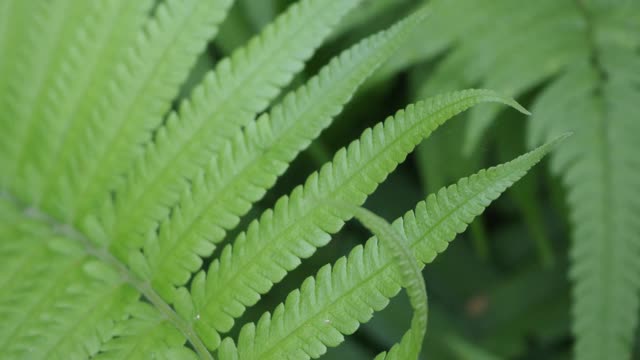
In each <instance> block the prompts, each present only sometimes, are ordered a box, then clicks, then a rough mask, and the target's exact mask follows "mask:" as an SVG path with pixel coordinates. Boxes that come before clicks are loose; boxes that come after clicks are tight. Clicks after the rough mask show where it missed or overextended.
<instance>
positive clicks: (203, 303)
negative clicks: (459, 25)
mask: <svg viewBox="0 0 640 360" xmlns="http://www.w3.org/2000/svg"><path fill="white" fill-rule="evenodd" d="M481 102H501V103H505V104H509V105H511V106H514V107H516V108H519V109H522V108H521V107H520V106H519V105H518V104H517V103H515V102H513V101H512V100H510V99H508V98H504V97H502V96H500V95H498V94H496V93H494V92H492V91H488V90H467V91H461V92H455V93H449V94H444V95H440V96H436V97H434V98H431V99H429V100H427V101H424V102H419V103H417V104H415V105H410V106H409V107H407V108H406V109H405V110H401V111H399V112H398V113H397V114H396V115H395V116H394V117H390V118H388V119H387V120H386V121H385V122H384V123H380V124H378V125H377V126H375V127H374V128H373V129H367V130H366V131H365V132H364V133H363V135H362V136H361V138H360V139H359V140H356V141H354V142H352V143H351V144H350V145H349V146H348V147H346V148H343V149H341V150H340V151H338V152H337V153H336V155H335V157H334V160H333V161H332V162H331V163H328V164H325V165H324V166H323V167H322V169H321V170H320V171H319V172H315V173H313V174H312V175H310V176H309V178H308V179H307V181H306V182H305V184H304V186H298V187H297V188H295V189H294V190H293V192H292V193H291V195H290V196H285V197H282V198H281V199H280V200H278V201H277V203H276V205H275V207H274V209H273V210H268V211H266V212H265V213H263V215H262V216H261V217H260V219H259V220H257V221H254V222H253V223H252V224H251V225H249V228H248V230H247V231H246V232H244V233H242V234H241V235H240V236H239V237H238V238H237V239H236V241H235V243H234V244H233V245H232V246H231V245H229V246H227V247H226V248H225V249H223V251H222V254H221V256H220V259H219V260H216V261H215V262H214V263H213V264H212V265H211V267H210V268H209V271H208V273H207V274H206V275H205V273H204V272H202V273H199V274H198V275H196V277H195V278H194V280H193V282H192V289H191V292H192V295H193V300H194V305H195V309H194V310H193V311H194V312H195V313H196V314H198V315H199V316H200V318H201V319H202V321H199V322H197V323H196V324H195V326H196V328H197V329H199V331H202V332H203V333H211V332H212V330H211V328H213V329H216V331H222V332H224V331H228V330H229V329H230V328H231V326H232V325H233V319H234V318H235V317H238V316H240V315H241V314H242V313H243V312H244V309H245V307H246V306H250V305H253V304H255V302H257V300H258V299H259V297H260V294H263V293H266V292H267V291H268V290H269V289H270V288H271V286H272V285H273V283H276V282H278V281H280V280H282V278H283V277H284V276H285V274H286V273H287V272H288V271H290V270H292V269H294V268H296V267H297V266H298V265H299V264H300V259H301V258H307V257H309V256H311V255H312V254H313V253H314V252H315V250H316V248H318V247H321V246H324V245H325V244H326V243H327V242H328V241H329V240H330V236H329V235H328V234H330V233H335V232H336V231H338V230H339V229H340V228H341V227H342V225H343V224H344V221H346V220H348V219H349V218H350V217H351V216H352V214H351V213H348V212H343V211H336V210H335V209H332V208H331V207H330V206H327V205H326V203H325V201H341V202H345V203H348V204H351V205H361V204H362V203H363V202H364V201H365V199H366V198H367V196H368V195H369V194H371V193H372V192H373V191H374V190H375V189H376V187H377V186H378V184H379V183H380V182H382V181H383V180H384V179H385V178H386V176H387V175H388V174H389V173H390V172H391V171H393V169H395V167H396V166H397V165H398V164H399V163H400V162H402V161H404V159H405V158H406V156H407V154H408V153H409V152H411V151H412V150H413V148H414V147H415V146H416V145H417V144H418V143H419V142H420V141H421V140H422V139H423V138H425V137H427V136H428V135H429V134H431V132H432V131H433V130H435V129H436V128H437V127H438V126H439V125H441V124H442V123H444V122H445V121H446V120H448V119H449V118H451V117H453V116H454V115H456V114H458V113H459V112H461V111H464V110H466V109H468V108H469V107H471V106H473V105H475V104H478V103H481ZM522 110H523V111H524V109H522Z"/></svg>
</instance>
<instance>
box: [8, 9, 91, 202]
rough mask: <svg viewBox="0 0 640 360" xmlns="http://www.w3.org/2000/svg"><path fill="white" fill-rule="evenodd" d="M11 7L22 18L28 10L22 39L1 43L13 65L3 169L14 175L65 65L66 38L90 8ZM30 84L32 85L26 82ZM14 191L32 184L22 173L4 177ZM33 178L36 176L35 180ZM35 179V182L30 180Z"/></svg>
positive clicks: (24, 190)
mask: <svg viewBox="0 0 640 360" xmlns="http://www.w3.org/2000/svg"><path fill="white" fill-rule="evenodd" d="M12 10H14V11H15V13H11V15H12V16H16V21H20V20H21V17H22V16H24V17H25V18H24V19H23V22H22V24H20V23H18V25H22V26H21V27H20V28H19V29H17V30H16V31H19V34H20V35H18V37H19V39H17V40H18V41H19V42H15V43H14V44H12V43H11V42H7V43H6V44H5V46H11V45H14V46H15V48H14V49H12V48H4V49H2V50H3V51H2V53H3V57H4V54H11V53H15V55H14V56H9V60H13V61H11V62H10V63H8V66H9V68H8V69H7V70H5V73H4V74H3V75H5V76H6V80H5V79H3V80H1V81H3V82H4V83H5V85H4V86H3V88H4V89H3V90H4V91H6V92H5V93H3V94H2V95H4V96H3V98H2V101H3V103H2V108H3V109H5V110H4V113H3V115H2V116H3V120H4V121H3V122H4V123H5V124H6V128H5V129H4V130H5V131H6V132H5V133H4V134H3V135H4V136H3V142H4V144H3V146H2V149H3V151H6V154H7V155H8V156H6V157H5V158H4V164H3V169H5V171H3V173H4V174H7V175H8V176H12V175H14V174H17V173H21V174H24V173H25V172H26V169H24V168H21V166H22V165H23V164H21V162H20V161H21V160H22V159H23V157H24V156H25V153H26V152H27V151H28V150H29V149H28V148H27V147H26V144H25V142H26V140H27V139H28V138H29V136H30V134H31V133H32V132H34V131H35V129H36V127H37V123H36V119H37V117H36V116H35V112H36V111H37V110H39V109H40V108H39V107H37V106H36V105H39V104H40V103H41V102H42V101H43V100H44V98H45V95H46V90H47V89H48V88H49V87H51V86H52V85H53V84H52V80H53V77H54V75H55V74H56V73H57V72H58V71H60V68H61V67H62V66H63V65H64V60H65V59H64V55H65V45H66V42H65V40H66V39H67V38H69V37H71V36H72V34H73V32H74V30H75V29H76V27H77V25H78V23H79V22H80V18H81V17H82V16H83V15H84V14H85V11H86V10H87V2H86V1H76V0H60V1H48V2H38V3H31V4H28V5H21V4H13V6H12ZM27 84H28V85H27ZM4 182H5V183H6V184H5V186H7V187H8V188H9V189H10V190H11V191H12V192H13V193H14V194H19V195H20V196H21V197H23V198H26V197H27V196H28V195H29V190H28V189H29V188H30V186H24V185H25V184H24V178H23V177H17V176H12V177H11V178H10V179H8V180H5V181H4ZM30 182H34V181H33V180H31V181H30ZM29 185H33V184H29Z"/></svg>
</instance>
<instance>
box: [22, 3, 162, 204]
mask: <svg viewBox="0 0 640 360" xmlns="http://www.w3.org/2000/svg"><path fill="white" fill-rule="evenodd" d="M86 3H87V4H90V6H89V8H88V9H87V11H86V13H85V14H83V16H82V17H81V22H80V23H79V24H78V26H77V28H76V29H75V31H74V32H73V33H72V34H70V37H69V39H68V40H67V43H66V46H65V49H64V53H63V55H62V60H61V63H60V66H59V67H58V68H57V69H56V70H55V71H54V73H53V75H52V78H51V81H50V83H49V84H48V85H47V88H46V90H45V94H44V98H43V99H42V101H41V103H39V104H38V105H37V106H35V108H36V111H35V113H34V116H35V117H36V118H37V119H38V121H37V126H36V127H35V129H34V131H32V132H31V134H30V136H29V137H28V138H27V139H25V143H24V147H25V148H27V149H32V151H31V152H29V153H25V154H24V156H23V158H22V159H19V162H20V163H21V164H22V165H21V166H22V167H23V171H24V173H23V174H21V175H20V178H26V177H31V178H32V180H29V181H28V182H29V183H30V184H32V186H31V187H30V189H29V197H28V201H29V202H31V203H33V204H35V205H38V206H40V207H41V208H45V209H55V208H56V205H55V204H54V203H52V200H54V201H55V200H58V199H53V198H52V197H51V196H48V197H47V198H46V200H48V202H47V203H45V204H40V200H41V199H42V197H43V194H46V193H47V192H48V191H50V190H51V189H49V188H48V187H50V186H52V184H49V183H47V180H48V179H50V178H51V177H54V178H55V175H53V173H54V172H56V171H59V169H57V166H60V164H59V163H58V157H62V158H64V157H65V156H66V155H68V154H66V152H67V151H68V149H69V148H70V147H71V142H67V141H66V138H67V137H68V136H72V135H71V134H75V135H76V136H77V135H78V134H76V132H77V131H78V130H77V127H78V126H82V125H84V121H85V120H86V119H87V118H89V117H90V116H91V111H93V110H94V109H93V107H94V106H95V104H96V103H97V102H98V101H99V99H100V97H101V96H102V94H101V93H100V91H101V90H104V89H105V86H106V84H107V83H108V82H109V81H110V80H112V79H111V77H110V75H111V73H110V71H113V70H114V69H115V66H116V65H115V64H117V62H118V61H119V60H120V59H121V58H122V57H124V55H125V54H126V50H127V47H128V46H129V45H131V43H132V42H133V35H134V34H136V33H137V31H138V30H139V28H140V26H141V25H142V24H143V23H144V21H145V20H147V18H148V12H149V10H150V7H151V5H152V1H150V0H141V1H126V0H114V1H89V2H86Z"/></svg>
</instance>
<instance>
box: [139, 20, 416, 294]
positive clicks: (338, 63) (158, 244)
mask: <svg viewBox="0 0 640 360" xmlns="http://www.w3.org/2000/svg"><path fill="white" fill-rule="evenodd" d="M427 14H428V9H427V8H425V9H423V10H421V11H419V12H417V13H416V14H414V15H413V16H411V17H409V18H407V19H406V20H404V21H402V22H400V23H399V24H398V25H396V26H394V27H392V28H390V29H389V30H387V31H384V32H381V33H379V34H377V35H374V36H372V37H370V38H367V39H365V40H363V41H362V42H360V43H358V44H356V45H354V46H353V47H352V48H350V49H348V50H346V51H344V52H343V53H342V54H340V55H339V56H337V57H336V58H334V59H333V60H332V61H331V62H330V63H329V64H328V65H326V66H325V67H324V68H323V69H321V70H320V72H319V74H318V75H317V76H315V77H313V78H312V79H310V80H309V81H308V82H307V84H306V85H305V86H302V87H301V88H299V89H298V90H296V91H295V92H292V93H290V94H288V95H287V96H286V97H285V98H284V100H283V102H282V103H280V104H278V105H276V106H275V107H274V108H273V110H272V111H271V112H270V113H269V114H268V115H263V116H261V117H260V118H259V119H258V120H257V121H256V122H252V123H250V124H249V125H247V127H246V128H245V129H244V130H243V131H239V132H238V133H237V135H236V136H235V138H234V139H233V140H232V141H231V142H230V143H228V144H227V146H226V148H225V151H224V152H223V153H222V154H219V155H220V156H219V157H217V158H216V159H215V160H214V161H213V162H212V164H211V165H210V166H209V167H208V168H207V169H206V172H205V173H203V174H202V175H201V176H199V177H198V178H197V179H196V180H195V182H194V184H193V186H192V187H191V189H190V190H187V191H185V192H184V193H183V196H182V199H181V200H180V202H179V205H178V206H177V207H176V208H175V209H174V210H173V212H172V216H171V218H169V219H167V220H166V221H165V222H164V224H163V225H162V226H161V228H160V231H159V235H158V239H157V241H154V240H155V239H153V240H148V241H147V243H146V245H145V247H144V254H145V257H146V259H148V269H149V270H148V271H149V280H150V281H151V283H152V284H153V285H154V287H155V288H156V289H161V288H167V287H169V286H170V285H183V284H184V283H185V282H186V281H187V280H188V279H189V278H190V276H191V273H192V272H195V271H196V270H198V269H199V268H200V266H201V264H202V261H201V260H200V258H199V257H200V256H208V255H209V254H211V252H212V251H213V249H214V246H215V244H216V243H218V242H220V241H221V240H222V239H223V237H224V234H225V231H226V230H228V229H231V228H233V227H235V226H236V225H237V223H238V218H239V217H240V216H242V215H243V214H245V213H246V211H248V209H249V208H250V207H251V204H252V203H254V202H255V201H257V200H259V199H260V198H261V197H262V196H263V195H264V193H265V190H266V189H268V188H270V187H271V186H273V184H274V183H275V180H276V178H277V176H279V175H281V174H282V173H283V172H284V171H285V170H286V168H287V167H288V164H289V163H290V162H291V161H292V160H293V159H294V158H295V157H296V155H297V154H298V153H299V152H300V151H301V150H303V149H304V148H306V147H307V146H308V145H309V143H310V142H311V140H313V139H314V138H316V137H317V136H318V134H319V133H320V132H321V131H322V130H323V129H324V128H326V127H327V126H328V125H329V124H330V123H331V121H332V120H333V117H334V116H335V115H336V114H338V113H340V111H341V110H342V106H343V105H344V104H345V103H347V102H348V101H349V99H350V98H351V96H352V95H353V93H354V92H355V91H356V89H357V88H358V87H359V86H360V84H362V82H363V81H364V80H365V79H366V78H367V77H368V76H369V75H371V73H373V71H375V69H376V68H377V67H378V66H379V65H380V64H381V63H382V62H383V61H384V60H386V59H387V58H388V57H390V56H391V55H392V54H393V53H394V51H395V50H396V49H397V48H398V46H399V45H400V44H401V43H402V39H403V38H404V37H406V36H407V35H408V33H409V32H410V31H412V30H413V29H414V27H415V25H416V24H417V23H419V22H420V21H422V20H423V19H424V18H425V16H426V15H427ZM159 291H161V290H159ZM161 293H163V294H165V295H167V294H168V292H167V291H161Z"/></svg>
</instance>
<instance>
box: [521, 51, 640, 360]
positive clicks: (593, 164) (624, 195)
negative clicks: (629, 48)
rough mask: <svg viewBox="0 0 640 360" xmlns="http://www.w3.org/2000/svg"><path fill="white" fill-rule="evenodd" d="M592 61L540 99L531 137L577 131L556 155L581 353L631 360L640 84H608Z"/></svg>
mask: <svg viewBox="0 0 640 360" xmlns="http://www.w3.org/2000/svg"><path fill="white" fill-rule="evenodd" d="M638 60H640V58H639V59H638ZM636 61H637V60H636ZM585 65H586V64H585ZM585 65H583V66H580V67H577V68H576V69H573V70H571V71H569V72H567V74H565V75H564V76H563V77H562V78H560V79H559V80H557V82H556V83H555V84H553V85H552V86H550V87H549V88H548V89H547V90H546V91H545V93H544V94H543V95H542V96H541V97H540V99H539V100H538V102H537V104H536V106H535V108H536V109H538V110H539V114H538V116H536V117H535V118H534V119H533V121H532V122H531V126H532V129H531V132H530V134H531V137H532V138H548V137H550V136H553V134H555V133H558V132H560V131H562V130H565V129H572V130H574V131H575V133H576V135H575V137H574V138H573V139H571V141H569V142H568V143H567V144H566V147H563V148H562V149H560V150H559V151H558V153H557V154H554V156H553V158H552V160H553V161H552V168H553V170H554V171H556V172H560V173H561V174H562V176H563V179H564V182H565V183H566V184H567V185H568V186H569V194H568V196H569V198H568V201H569V206H570V207H571V209H572V215H571V218H572V222H573V226H574V230H573V239H574V244H573V248H572V251H571V259H572V261H573V264H572V269H571V279H572V280H573V282H574V290H573V297H574V309H573V313H574V325H573V330H574V332H575V335H576V337H577V344H576V356H577V357H578V358H580V359H601V358H607V357H609V358H617V359H629V358H631V353H630V351H631V348H632V343H633V334H634V331H635V328H636V327H637V318H636V317H635V316H629V314H634V313H636V312H637V310H638V295H637V294H638V290H639V289H640V283H638V282H637V281H635V280H634V279H633V278H632V277H629V276H628V275H627V274H630V273H634V272H637V271H640V260H639V259H638V256H636V254H637V251H638V237H637V234H639V233H640V226H639V224H638V222H637V221H636V220H634V219H633V214H635V213H637V209H638V205H639V204H638V197H637V196H635V195H632V194H639V193H640V186H639V184H640V164H639V163H638V162H637V157H636V155H635V152H634V150H633V149H634V148H635V146H636V142H637V139H636V138H635V134H638V133H640V126H638V122H637V121H636V120H635V119H633V117H629V116H628V114H632V113H633V112H634V110H633V109H632V108H633V106H635V104H637V103H638V101H640V91H638V89H637V84H640V82H636V85H635V86H636V88H634V87H633V85H631V84H629V83H627V80H626V79H625V78H624V77H622V76H620V77H617V76H616V75H615V74H611V75H610V76H611V78H612V79H611V80H610V81H609V82H608V83H602V79H601V78H599V75H598V73H597V71H596V70H595V69H593V68H591V67H589V66H585ZM628 65H630V67H629V68H628V69H631V68H632V67H635V64H628ZM616 78H617V79H616ZM576 89H580V90H579V91H576ZM553 110H556V112H555V113H553V114H551V113H550V112H551V111H553ZM586 149H588V151H586Z"/></svg>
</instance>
